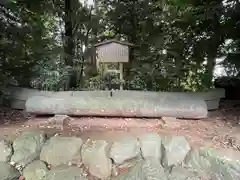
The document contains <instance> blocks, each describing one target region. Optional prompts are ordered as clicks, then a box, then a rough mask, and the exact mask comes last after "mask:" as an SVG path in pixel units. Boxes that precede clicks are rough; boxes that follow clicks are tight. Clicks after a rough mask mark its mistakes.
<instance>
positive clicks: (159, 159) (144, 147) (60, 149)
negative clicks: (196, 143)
mask: <svg viewBox="0 0 240 180" xmlns="http://www.w3.org/2000/svg"><path fill="white" fill-rule="evenodd" d="M19 177H21V178H23V177H24V178H25V180H85V179H115V180H187V179H191V180H201V178H206V179H214V180H215V179H218V180H238V179H240V156H239V154H237V153H236V154H235V152H231V153H230V154H227V153H226V152H224V151H217V150H215V149H208V148H191V147H190V145H189V144H188V142H187V140H186V139H185V138H184V137H179V136H174V137H168V136H161V135H158V134H156V133H145V134H142V135H138V136H129V137H127V136H126V137H123V138H121V139H118V140H116V141H114V142H107V141H105V140H91V139H89V140H87V141H85V142H84V141H83V140H82V139H81V138H80V137H62V136H59V135H56V136H53V137H47V136H46V135H45V134H44V132H33V131H29V132H23V133H22V134H21V135H20V136H19V137H18V138H17V139H16V140H14V141H13V142H10V141H7V140H1V141H0V180H15V179H17V178H19Z"/></svg>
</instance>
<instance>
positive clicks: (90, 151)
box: [82, 140, 112, 179]
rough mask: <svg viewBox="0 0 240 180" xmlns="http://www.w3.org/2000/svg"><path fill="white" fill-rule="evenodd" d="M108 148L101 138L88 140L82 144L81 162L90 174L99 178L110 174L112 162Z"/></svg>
mask: <svg viewBox="0 0 240 180" xmlns="http://www.w3.org/2000/svg"><path fill="white" fill-rule="evenodd" d="M109 149H110V146H109V144H108V143H107V142H106V141H103V140H98V141H93V140H88V141H86V142H85V144H83V147H82V162H83V164H84V165H85V167H87V168H88V170H89V173H90V174H91V175H93V176H95V177H97V178H100V179H105V178H108V177H110V176H111V174H112V162H111V160H110V158H109Z"/></svg>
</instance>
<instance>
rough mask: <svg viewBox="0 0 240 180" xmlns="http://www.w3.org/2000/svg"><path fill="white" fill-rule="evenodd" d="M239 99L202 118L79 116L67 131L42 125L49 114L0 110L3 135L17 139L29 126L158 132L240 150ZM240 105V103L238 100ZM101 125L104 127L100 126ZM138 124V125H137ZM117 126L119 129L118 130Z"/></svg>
mask: <svg viewBox="0 0 240 180" xmlns="http://www.w3.org/2000/svg"><path fill="white" fill-rule="evenodd" d="M238 103H239V102H234V101H223V102H222V103H221V106H220V109H219V110H217V111H212V112H209V117H208V118H207V119H203V120H178V119H177V120H176V119H172V118H166V119H144V121H143V120H142V119H130V118H112V119H106V118H91V117H85V118H76V117H74V118H73V119H74V122H75V125H78V127H81V128H77V129H76V128H70V129H69V128H67V129H64V130H61V129H58V128H53V127H48V126H39V124H41V123H42V122H44V121H46V119H48V118H49V117H33V116H32V117H28V118H26V117H24V115H23V114H22V113H21V112H20V111H16V110H10V109H7V108H1V109H0V123H1V124H0V137H3V136H4V137H7V138H9V139H14V138H15V137H16V136H17V135H18V134H19V133H20V132H22V131H24V130H28V129H36V128H37V129H41V130H44V131H45V132H46V133H48V134H55V133H60V134H63V135H77V136H80V137H82V138H83V139H87V138H93V139H106V140H113V139H115V138H118V137H122V136H124V135H127V134H129V133H130V134H133V135H136V134H139V133H142V131H155V132H158V133H159V134H166V135H182V136H185V137H186V138H187V139H188V140H189V142H190V143H191V144H192V145H194V146H199V145H204V146H209V147H215V148H230V149H234V150H236V151H240V124H239V120H238V119H239V118H238V117H239V116H240V108H238V105H237V104H238ZM239 104H240V103H239ZM100 126H101V128H99V127H100ZM134 126H137V127H134ZM116 127H117V129H116Z"/></svg>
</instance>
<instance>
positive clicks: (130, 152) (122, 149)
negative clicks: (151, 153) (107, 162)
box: [110, 136, 141, 165]
mask: <svg viewBox="0 0 240 180" xmlns="http://www.w3.org/2000/svg"><path fill="white" fill-rule="evenodd" d="M140 155H141V151H140V143H139V141H138V140H137V138H135V137H134V136H127V137H124V138H122V139H119V140H117V141H115V142H114V143H113V144H112V147H111V150H110V158H112V160H113V161H114V163H115V164H117V165H120V164H123V163H124V161H127V160H130V159H133V158H137V157H139V156H140Z"/></svg>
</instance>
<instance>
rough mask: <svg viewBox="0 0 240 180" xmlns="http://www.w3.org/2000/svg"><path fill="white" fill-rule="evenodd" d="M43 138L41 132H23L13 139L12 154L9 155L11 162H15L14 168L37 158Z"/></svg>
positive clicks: (44, 138)
mask: <svg viewBox="0 0 240 180" xmlns="http://www.w3.org/2000/svg"><path fill="white" fill-rule="evenodd" d="M45 140H46V136H45V134H44V133H43V132H37V131H36V132H34V131H29V132H23V133H22V134H21V135H20V136H19V137H17V139H16V140H15V141H13V150H14V154H13V156H12V157H11V164H15V165H16V168H18V169H19V170H21V169H22V168H24V167H25V166H26V165H28V164H29V163H31V162H32V161H34V160H35V159H37V158H38V157H39V154H40V151H41V148H42V146H43V144H44V142H45Z"/></svg>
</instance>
